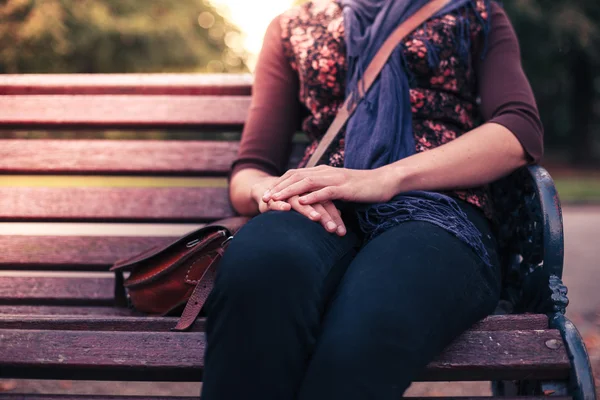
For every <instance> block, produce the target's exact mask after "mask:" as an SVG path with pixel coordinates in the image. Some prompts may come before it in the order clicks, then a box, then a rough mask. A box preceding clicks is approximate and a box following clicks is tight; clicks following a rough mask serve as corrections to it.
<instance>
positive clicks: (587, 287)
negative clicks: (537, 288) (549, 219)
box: [563, 205, 600, 319]
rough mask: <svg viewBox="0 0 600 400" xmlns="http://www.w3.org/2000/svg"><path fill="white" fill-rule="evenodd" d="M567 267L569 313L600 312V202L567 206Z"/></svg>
mask: <svg viewBox="0 0 600 400" xmlns="http://www.w3.org/2000/svg"><path fill="white" fill-rule="evenodd" d="M563 220H564V225H565V267H564V274H563V278H564V279H563V280H564V282H565V284H566V285H567V287H568V288H569V299H570V304H569V307H568V310H569V311H568V312H569V314H572V315H573V317H574V318H575V319H579V316H588V318H589V316H590V315H589V314H597V313H598V312H600V259H598V256H599V255H600V205H596V206H565V207H564V208H563Z"/></svg>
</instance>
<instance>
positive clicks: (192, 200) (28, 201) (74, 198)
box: [0, 187, 233, 223]
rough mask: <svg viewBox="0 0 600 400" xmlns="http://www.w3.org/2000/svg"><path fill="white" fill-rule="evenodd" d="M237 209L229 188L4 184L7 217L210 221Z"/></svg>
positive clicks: (1, 204) (0, 190) (1, 205)
mask: <svg viewBox="0 0 600 400" xmlns="http://www.w3.org/2000/svg"><path fill="white" fill-rule="evenodd" d="M232 215H233V210H232V209H231V206H230V204H229V200H228V195H227V188H99V187H84V188H77V187H75V188H72V187H67V188H53V187H52V188H44V187H0V221H3V222H35V221H44V222H70V221H72V222H88V221H94V222H186V223H193V222H205V221H209V220H213V219H219V218H225V217H229V216H232Z"/></svg>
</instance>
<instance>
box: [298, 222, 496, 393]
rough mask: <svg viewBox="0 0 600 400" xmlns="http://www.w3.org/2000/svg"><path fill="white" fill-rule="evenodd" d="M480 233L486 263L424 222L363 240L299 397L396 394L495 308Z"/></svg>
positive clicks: (493, 287) (331, 307) (334, 301)
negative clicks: (368, 240)
mask: <svg viewBox="0 0 600 400" xmlns="http://www.w3.org/2000/svg"><path fill="white" fill-rule="evenodd" d="M485 236H486V237H485V238H484V239H485V240H484V243H485V244H486V245H487V248H488V252H490V256H491V258H492V260H493V264H494V266H493V267H492V268H490V267H488V266H486V265H485V264H484V263H483V262H482V261H481V260H480V259H479V257H478V256H477V255H476V254H475V253H474V252H473V250H472V249H471V248H470V247H468V246H467V245H466V244H464V243H463V242H461V241H460V240H459V239H457V238H456V237H454V236H453V235H451V234H449V233H448V232H447V231H445V230H444V229H441V228H439V227H437V226H434V225H432V224H429V223H426V222H407V223H404V224H401V225H399V226H397V227H395V228H392V229H390V230H388V231H386V232H385V233H383V234H381V235H380V236H378V237H377V238H375V239H374V240H372V241H371V242H369V243H368V244H367V245H365V246H364V248H363V249H362V250H361V251H360V252H359V253H358V255H357V256H356V257H355V259H354V260H353V261H352V263H351V264H350V266H349V267H348V269H347V271H346V273H345V275H344V278H343V280H342V281H341V283H340V285H339V286H338V288H337V291H336V294H335V295H334V298H333V299H332V302H331V304H330V305H329V308H328V311H327V313H326V316H325V319H324V323H323V327H322V329H323V331H322V334H321V336H320V337H319V340H318V343H317V348H316V351H315V354H314V357H313V359H312V360H311V364H310V366H309V370H308V373H307V375H306V380H305V382H304V384H303V387H302V390H303V392H302V396H301V399H309V398H310V399H320V398H326V396H327V395H329V396H330V398H331V397H332V396H333V398H338V396H345V397H344V398H347V399H354V398H379V399H392V398H394V399H395V398H397V397H398V396H400V395H402V393H403V392H404V390H406V388H407V387H408V385H409V384H410V382H411V381H412V380H414V379H415V378H416V377H417V375H418V374H419V373H420V372H421V371H422V369H423V368H424V367H425V366H426V365H427V364H428V363H429V362H430V361H431V360H432V359H433V358H434V357H435V356H436V355H437V354H439V353H440V352H441V351H442V350H443V349H444V347H446V346H447V345H448V344H449V343H450V342H451V341H452V340H453V339H454V338H456V337H457V336H458V335H459V334H460V333H462V332H463V331H464V330H466V329H468V328H469V327H470V326H471V325H472V324H473V323H475V322H476V321H478V320H479V319H481V318H483V317H485V316H486V315H488V314H489V313H491V312H493V310H494V307H495V305H496V303H497V301H498V297H499V289H500V288H499V285H500V283H499V282H500V277H499V272H498V270H499V268H498V262H497V257H496V255H495V249H494V245H493V242H492V241H491V238H490V237H488V235H485ZM333 371H338V372H333ZM359 377H360V379H359ZM320 393H323V394H324V395H323V397H320V396H321V394H320ZM340 398H341V397H340Z"/></svg>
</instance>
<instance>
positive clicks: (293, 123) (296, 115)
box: [230, 17, 301, 176]
mask: <svg viewBox="0 0 600 400" xmlns="http://www.w3.org/2000/svg"><path fill="white" fill-rule="evenodd" d="M279 20H280V18H279V17H277V18H275V19H274V20H273V21H272V22H271V24H270V25H269V27H268V28H267V32H266V34H265V39H264V42H263V47H262V50H261V52H260V54H259V57H258V61H257V64H256V69H255V73H254V85H253V88H252V100H251V105H250V110H249V113H248V117H247V119H246V124H245V126H244V131H243V133H242V139H241V143H240V148H239V152H238V157H237V159H236V160H235V161H234V163H233V165H232V171H231V175H230V176H233V175H234V174H235V173H237V172H238V171H240V170H242V169H245V168H255V169H259V170H261V171H264V172H266V173H268V174H270V175H273V176H279V175H281V174H282V173H283V171H284V170H285V167H286V166H287V162H288V158H289V156H290V152H291V147H292V139H293V136H294V133H295V132H296V130H297V129H298V128H299V126H300V110H301V106H300V102H299V100H298V90H299V83H298V75H297V74H296V73H295V71H294V70H293V69H292V67H291V65H290V63H289V62H288V61H287V59H286V57H285V54H284V52H283V44H282V39H281V25H280V21H279Z"/></svg>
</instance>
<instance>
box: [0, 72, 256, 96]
mask: <svg viewBox="0 0 600 400" xmlns="http://www.w3.org/2000/svg"><path fill="white" fill-rule="evenodd" d="M251 85H252V75H250V74H179V73H178V74H29V75H10V74H5V75H0V93H2V94H4V95H23V94H25V95H34V94H63V95H64V94H88V95H91V94H121V95H125V94H128V95H131V94H135V95H221V96H224V95H233V96H249V95H250V94H251V91H252V88H251Z"/></svg>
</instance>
